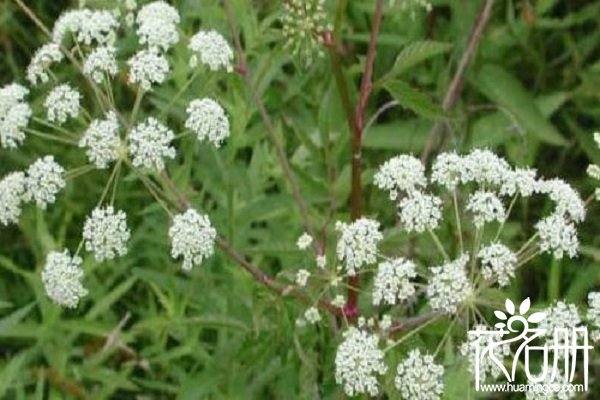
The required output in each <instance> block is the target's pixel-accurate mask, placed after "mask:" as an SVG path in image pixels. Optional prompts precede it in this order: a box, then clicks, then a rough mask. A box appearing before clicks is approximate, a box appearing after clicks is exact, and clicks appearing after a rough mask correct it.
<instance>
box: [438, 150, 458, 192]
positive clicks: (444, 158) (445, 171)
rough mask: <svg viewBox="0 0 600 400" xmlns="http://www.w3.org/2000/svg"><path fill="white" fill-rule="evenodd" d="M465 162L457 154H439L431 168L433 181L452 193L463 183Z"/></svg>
mask: <svg viewBox="0 0 600 400" xmlns="http://www.w3.org/2000/svg"><path fill="white" fill-rule="evenodd" d="M464 168H465V161H464V159H463V157H462V156H460V155H458V154H456V153H455V152H448V153H441V154H439V155H438V156H437V157H436V159H435V161H434V162H433V165H432V166H431V181H432V182H434V183H437V184H439V185H441V186H444V187H445V188H446V189H448V190H450V191H452V190H454V189H456V186H457V185H458V184H459V183H461V179H462V177H463V174H464Z"/></svg>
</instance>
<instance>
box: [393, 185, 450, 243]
mask: <svg viewBox="0 0 600 400" xmlns="http://www.w3.org/2000/svg"><path fill="white" fill-rule="evenodd" d="M399 208H400V221H401V222H402V227H403V228H404V229H406V231H407V232H417V233H421V232H424V231H432V230H434V229H435V228H437V227H438V225H439V223H440V220H441V219H442V200H441V199H440V198H439V197H436V196H432V195H429V194H425V193H423V192H419V191H415V192H413V193H411V194H410V195H409V196H408V197H404V198H403V199H402V200H400V203H399Z"/></svg>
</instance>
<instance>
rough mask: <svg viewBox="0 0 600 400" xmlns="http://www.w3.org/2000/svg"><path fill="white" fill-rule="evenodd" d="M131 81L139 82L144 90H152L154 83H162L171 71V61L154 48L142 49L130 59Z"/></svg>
mask: <svg viewBox="0 0 600 400" xmlns="http://www.w3.org/2000/svg"><path fill="white" fill-rule="evenodd" d="M127 64H128V65H129V83H131V84H139V85H140V87H141V88H142V90H150V89H151V88H152V85H153V84H161V83H163V82H164V81H165V79H166V78H167V74H168V73H169V62H168V61H167V59H166V58H165V56H164V55H162V54H158V53H156V52H154V51H152V50H140V51H138V52H137V53H136V54H135V55H134V56H133V57H131V59H129V61H127Z"/></svg>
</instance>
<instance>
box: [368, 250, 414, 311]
mask: <svg viewBox="0 0 600 400" xmlns="http://www.w3.org/2000/svg"><path fill="white" fill-rule="evenodd" d="M416 276H417V273H416V271H415V264H414V263H413V262H412V261H410V260H405V259H404V258H396V259H394V260H392V261H385V262H382V263H380V264H379V267H378V268H377V275H376V276H375V281H374V283H373V305H376V306H377V305H379V304H381V303H384V304H392V305H393V304H396V301H397V300H400V301H403V300H406V299H408V298H410V297H412V296H413V295H414V294H415V286H414V284H413V283H411V281H410V280H411V279H413V278H415V277H416Z"/></svg>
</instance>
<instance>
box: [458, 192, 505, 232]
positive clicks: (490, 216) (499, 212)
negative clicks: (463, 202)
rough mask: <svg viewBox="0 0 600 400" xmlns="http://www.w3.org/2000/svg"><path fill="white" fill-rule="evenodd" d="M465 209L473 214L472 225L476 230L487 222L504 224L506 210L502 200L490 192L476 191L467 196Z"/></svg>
mask: <svg viewBox="0 0 600 400" xmlns="http://www.w3.org/2000/svg"><path fill="white" fill-rule="evenodd" d="M466 209H467V210H468V211H471V212H472V213H473V223H474V224H475V226H476V227H477V228H482V227H483V225H485V224H486V223H489V222H493V221H498V222H504V220H505V219H506V210H505V209H504V205H503V204H502V200H500V198H499V197H498V196H496V194H494V193H492V192H486V191H483V190H478V191H477V192H475V193H473V194H472V195H471V196H469V200H468V201H467V206H466Z"/></svg>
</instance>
